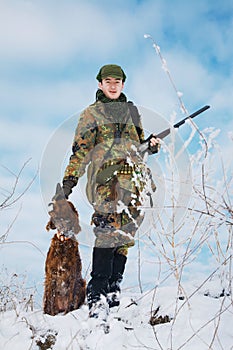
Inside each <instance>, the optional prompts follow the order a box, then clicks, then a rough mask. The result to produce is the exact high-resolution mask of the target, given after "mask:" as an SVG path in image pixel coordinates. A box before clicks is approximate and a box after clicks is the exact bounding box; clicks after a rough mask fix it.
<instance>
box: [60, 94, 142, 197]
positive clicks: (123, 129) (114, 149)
mask: <svg viewBox="0 0 233 350" xmlns="http://www.w3.org/2000/svg"><path fill="white" fill-rule="evenodd" d="M123 104H124V106H123V107H124V108H123V110H124V115H122V116H120V118H118V120H116V118H115V117H114V116H113V115H111V114H110V113H106V104H105V103H103V102H101V101H96V102H95V103H93V104H92V105H90V106H89V107H88V108H86V109H85V110H84V111H83V112H82V113H81V115H80V119H79V122H78V125H77V128H76V132H75V136H74V141H73V146H72V155H71V157H70V160H69V164H68V166H67V167H66V170H65V174H64V180H66V179H69V178H71V177H72V178H75V179H76V180H77V181H78V179H79V178H80V177H81V176H82V175H83V174H84V173H85V171H86V167H87V166H88V169H87V177H88V180H87V195H88V199H89V200H90V202H92V201H93V198H92V195H91V193H92V192H93V191H95V182H96V181H95V179H96V175H97V173H98V171H99V169H100V168H101V167H102V166H103V164H104V163H106V162H108V161H109V160H111V161H113V162H117V161H119V160H125V162H126V163H128V164H142V157H141V155H140V154H139V153H138V152H137V147H138V146H139V144H140V143H141V142H143V141H144V132H143V128H142V124H141V119H139V122H138V124H139V125H137V127H139V128H140V129H141V130H142V132H141V133H140V136H139V133H138V132H137V129H136V126H135V124H134V123H133V121H132V116H131V113H130V110H129V107H128V103H127V102H124V103H123ZM119 122H120V123H119ZM119 128H120V134H121V137H120V139H118V142H116V141H117V140H116V130H117V129H119ZM121 180H122V182H124V179H123V176H121ZM127 186H128V187H129V188H127V189H128V190H130V191H132V192H134V190H133V188H132V183H131V184H130V183H129V181H128V185H126V187H127Z"/></svg>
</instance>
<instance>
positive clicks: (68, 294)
mask: <svg viewBox="0 0 233 350" xmlns="http://www.w3.org/2000/svg"><path fill="white" fill-rule="evenodd" d="M67 203H70V202H67ZM69 206H70V207H72V208H74V206H73V205H72V203H70V205H69ZM66 207H67V206H66ZM63 208H65V205H63ZM55 209H59V208H58V206H57V207H56V206H55V208H54V210H53V214H54V215H53V216H52V217H51V219H50V221H49V222H48V224H47V226H46V228H47V229H48V230H49V229H50V228H52V229H54V228H56V226H55V225H56V220H54V217H58V216H59V213H58V215H57V212H56V210H55ZM60 209H61V205H60ZM60 209H59V210H60ZM66 210H67V208H66ZM74 210H75V208H74ZM74 212H75V213H76V214H75V215H76V218H77V220H74V223H75V227H76V232H77V231H78V232H79V231H80V226H79V221H78V213H77V212H76V210H75V211H74ZM71 217H73V216H72V215H71ZM73 226H74V225H73ZM57 229H58V228H57ZM59 235H60V232H59V229H58V232H57V234H55V235H54V237H53V238H52V240H51V245H50V248H49V251H48V254H47V258H46V262H45V286H44V313H46V314H49V315H52V316H54V315H57V314H58V313H64V314H66V313H68V312H70V311H73V310H75V309H78V308H79V307H80V306H81V305H82V304H83V303H84V300H85V294H86V282H85V280H84V279H83V278H82V262H81V258H80V254H79V248H78V242H77V241H76V239H75V237H74V236H73V237H72V238H69V239H66V240H63V241H61V239H59V238H58V237H59Z"/></svg>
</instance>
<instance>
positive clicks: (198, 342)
mask: <svg viewBox="0 0 233 350" xmlns="http://www.w3.org/2000/svg"><path fill="white" fill-rule="evenodd" d="M217 287H218V286H217V282H216V283H214V284H213V283H212V284H211V283H210V285H209V291H210V290H211V289H212V288H213V290H214V294H215V295H216V288H217ZM205 290H206V287H205V289H200V288H196V287H195V285H192V284H191V283H189V284H188V285H186V286H185V292H186V297H185V298H184V300H180V299H179V298H177V289H176V288H175V287H174V286H173V287H171V286H170V287H169V286H166V287H158V288H156V289H152V290H151V291H149V292H144V293H143V294H139V293H133V292H130V291H126V290H123V291H122V294H121V304H120V306H119V307H115V308H112V309H111V310H110V314H109V317H108V322H109V325H110V332H109V333H108V334H105V333H104V331H103V329H102V328H101V327H100V326H99V324H100V323H99V321H98V320H96V319H92V318H89V316H88V307H87V305H83V306H82V307H81V308H80V309H79V310H75V311H73V312H70V313H68V314H66V315H62V314H60V315H57V316H49V315H45V314H43V311H42V309H37V310H34V311H31V310H28V311H27V312H26V311H25V310H23V309H21V310H20V311H19V310H18V311H17V313H16V310H11V311H5V312H2V313H1V315H0V320H1V332H0V346H1V349H4V350H12V349H15V350H26V349H32V350H36V349H54V350H63V349H64V350H65V349H75V350H79V349H99V350H101V349H113V348H114V349H117V350H120V349H135V348H136V349H147V348H148V349H166V350H167V349H172V350H175V349H176V350H178V349H188V350H197V349H201V350H205V349H213V350H218V349H219V350H222V349H224V350H230V349H233V333H232V311H233V309H232V298H231V296H229V295H225V296H223V297H221V298H219V297H214V296H211V295H208V296H205V295H204V294H205V293H204V292H205ZM210 294H211V293H210ZM158 308H159V311H158V313H157V315H160V316H165V315H167V316H169V318H170V322H167V323H164V324H158V325H155V326H152V325H151V324H150V323H149V321H150V318H151V316H152V315H153V313H154V311H155V310H156V309H158ZM48 336H50V337H49V338H48ZM46 339H47V342H48V339H49V340H50V347H46V344H48V343H46ZM38 344H39V345H40V346H38ZM41 344H44V346H42V345H41Z"/></svg>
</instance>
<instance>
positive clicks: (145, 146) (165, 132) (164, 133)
mask: <svg viewBox="0 0 233 350" xmlns="http://www.w3.org/2000/svg"><path fill="white" fill-rule="evenodd" d="M209 108H210V106H208V105H206V106H204V107H202V108H200V109H198V110H197V111H196V112H194V113H192V114H190V115H189V116H188V117H186V118H184V119H182V120H180V121H179V122H177V123H176V124H174V125H173V128H179V127H180V126H181V125H183V124H184V123H185V122H186V120H187V119H190V118H191V119H192V118H195V117H196V116H197V115H199V114H201V113H202V112H204V111H206V110H207V109H209ZM170 132H171V128H168V129H166V130H163V131H162V132H160V133H159V134H157V135H156V137H158V138H159V139H163V138H165V137H166V136H167V135H169V134H170ZM147 149H148V142H144V143H142V144H141V146H140V147H139V150H140V151H141V152H145V151H146V150H147Z"/></svg>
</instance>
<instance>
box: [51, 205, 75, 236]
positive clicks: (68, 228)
mask: <svg viewBox="0 0 233 350" xmlns="http://www.w3.org/2000/svg"><path fill="white" fill-rule="evenodd" d="M49 215H50V220H49V222H48V223H47V225H46V230H47V231H49V230H55V229H57V230H58V231H59V232H62V233H63V234H64V235H65V234H66V233H69V234H70V233H73V234H78V233H79V232H80V231H81V227H80V225H79V214H78V211H77V209H76V208H75V207H74V205H73V203H71V202H69V201H67V200H66V199H61V200H58V201H54V203H53V209H52V210H51V211H49Z"/></svg>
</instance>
